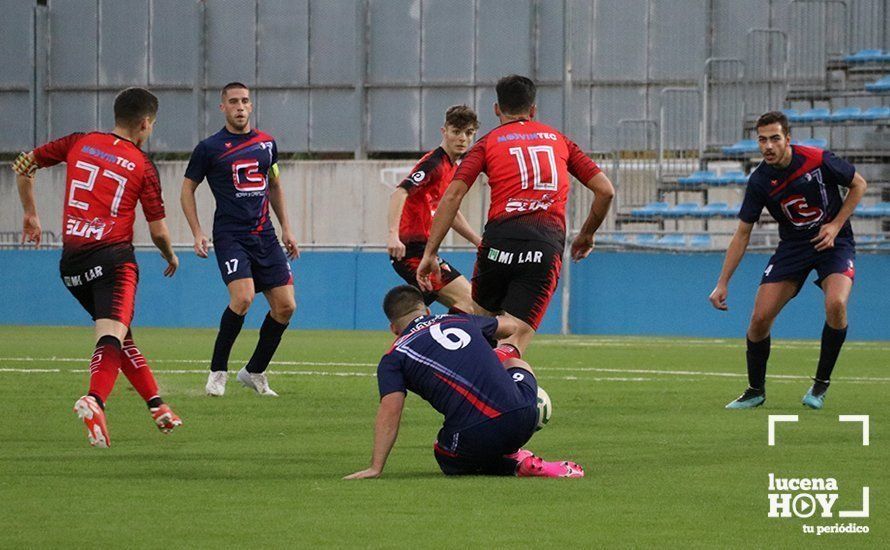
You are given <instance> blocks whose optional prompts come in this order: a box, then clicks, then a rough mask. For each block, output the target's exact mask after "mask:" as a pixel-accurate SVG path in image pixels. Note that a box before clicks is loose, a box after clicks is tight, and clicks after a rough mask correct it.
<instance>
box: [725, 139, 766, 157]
mask: <svg viewBox="0 0 890 550" xmlns="http://www.w3.org/2000/svg"><path fill="white" fill-rule="evenodd" d="M759 150H760V149H759V148H758V147H757V142H756V141H754V140H753V139H742V140H739V141H737V142H735V143H733V144H732V145H730V146H728V147H723V154H724V155H745V154H748V153H756V152H758V151H759Z"/></svg>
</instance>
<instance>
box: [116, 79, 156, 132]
mask: <svg viewBox="0 0 890 550" xmlns="http://www.w3.org/2000/svg"><path fill="white" fill-rule="evenodd" d="M157 115H158V98H157V97H155V95H154V94H153V93H151V92H149V91H148V90H146V89H145V88H127V89H126V90H124V91H122V92H121V93H119V94H117V97H116V98H114V123H115V124H118V125H120V126H126V127H133V126H135V125H137V124H139V123H140V122H141V121H142V119H143V118H145V117H154V116H157Z"/></svg>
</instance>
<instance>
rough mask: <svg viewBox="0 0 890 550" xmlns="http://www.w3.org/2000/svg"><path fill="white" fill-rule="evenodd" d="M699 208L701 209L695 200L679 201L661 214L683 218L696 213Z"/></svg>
mask: <svg viewBox="0 0 890 550" xmlns="http://www.w3.org/2000/svg"><path fill="white" fill-rule="evenodd" d="M699 210H701V206H700V205H699V204H698V203H697V202H681V203H680V204H678V205H676V206H674V207H672V208H670V209H669V210H667V211H666V212H664V213H663V216H664V217H665V218H685V217H687V216H695V215H697V214H698V212H699Z"/></svg>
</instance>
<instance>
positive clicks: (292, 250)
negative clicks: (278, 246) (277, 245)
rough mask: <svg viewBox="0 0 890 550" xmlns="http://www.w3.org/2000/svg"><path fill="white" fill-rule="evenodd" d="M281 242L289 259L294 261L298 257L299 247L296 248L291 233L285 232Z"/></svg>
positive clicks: (294, 238) (295, 241)
mask: <svg viewBox="0 0 890 550" xmlns="http://www.w3.org/2000/svg"><path fill="white" fill-rule="evenodd" d="M281 240H282V241H283V242H284V251H285V252H286V253H287V257H288V258H289V259H291V260H296V259H297V258H299V257H300V247H299V246H297V239H296V237H294V234H293V233H291V232H290V231H285V232H284V233H283V234H282V235H281Z"/></svg>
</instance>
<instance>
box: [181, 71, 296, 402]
mask: <svg viewBox="0 0 890 550" xmlns="http://www.w3.org/2000/svg"><path fill="white" fill-rule="evenodd" d="M219 109H220V111H222V113H223V115H224V116H225V119H226V125H225V127H223V128H222V129H221V130H220V131H219V132H217V133H215V134H213V135H212V136H210V137H208V138H207V139H205V140H203V141H201V142H200V143H199V144H198V145H197V146H196V147H195V150H194V151H193V152H192V157H191V159H190V160H189V164H188V167H187V168H186V171H185V179H184V180H183V182H182V195H181V197H180V201H181V202H182V210H183V212H184V213H185V217H186V219H188V222H189V226H190V227H191V230H192V235H193V236H194V238H195V253H196V254H197V255H198V256H199V257H201V258H206V257H207V256H208V253H207V252H208V250H207V249H208V242H207V236H206V235H205V234H204V230H203V229H202V228H201V221H200V220H199V219H198V208H197V205H196V203H195V190H197V188H198V185H200V183H201V182H202V181H203V180H204V179H205V178H206V179H207V184H208V185H209V186H210V190H211V191H212V192H213V197H214V199H216V213H215V214H214V217H213V246H214V248H215V249H216V263H217V265H218V267H219V272H220V275H222V279H223V282H224V283H225V284H226V288H227V289H228V290H229V305H228V307H226V309H225V311H223V314H222V318H221V319H220V322H219V333H217V336H216V343H215V344H214V347H213V357H212V359H211V361H210V374H209V376H208V377H207V384H206V386H205V390H206V392H207V394H208V395H212V396H222V395H223V394H224V393H225V391H226V381H227V380H228V368H229V367H228V364H229V353H230V352H231V351H232V345H233V344H234V343H235V339H236V338H237V337H238V333H240V332H241V327H242V325H243V324H244V316H245V315H247V310H248V309H250V305H251V303H253V299H254V296H256V293H257V292H262V293H263V294H264V295H265V296H266V300H268V302H269V313H267V314H266V318H265V320H264V321H263V325H262V326H261V327H260V338H259V341H257V345H256V349H255V350H254V352H253V355H252V356H251V358H250V360H249V361H248V362H247V365H245V366H244V367H243V368H242V369H241V370H240V371H239V372H238V381H239V382H241V384H243V385H244V386H246V387H248V388H251V389H253V390H254V391H256V392H257V393H258V394H260V395H263V396H268V397H277V396H278V394H277V393H275V391H274V390H272V389H271V388H270V387H269V379H268V378H267V376H266V368H267V367H268V366H269V362H270V361H271V360H272V356H273V355H274V354H275V350H277V349H278V344H279V343H280V342H281V337H282V335H283V334H284V331H285V330H286V329H287V326H288V323H290V319H291V316H293V314H294V311H295V310H296V308H297V304H296V300H295V299H294V276H293V274H292V273H291V268H290V264H289V263H288V258H290V259H294V258H297V257H299V255H300V249H299V248H298V247H297V240H296V238H294V235H293V233H292V232H291V229H290V222H289V221H288V218H287V207H286V205H285V202H284V190H283V189H282V187H281V183H280V181H279V177H278V145H276V143H275V138H273V137H272V136H270V135H269V134H267V133H265V132H261V131H259V130H256V129H254V128H251V127H250V114H251V112H253V103H251V101H250V90H249V89H248V88H247V86H245V85H244V84H242V83H240V82H230V83H229V84H226V85H225V86H224V87H223V89H222V92H221V93H220V105H219ZM270 206H271V207H272V210H274V211H275V215H276V216H278V221H279V222H280V223H281V233H282V235H281V237H282V240H283V241H284V248H285V249H286V250H287V256H285V252H284V251H283V250H282V249H281V244H280V243H279V242H278V237H277V236H276V235H275V228H274V227H273V226H272V218H271V216H270V215H269V207H270Z"/></svg>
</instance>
